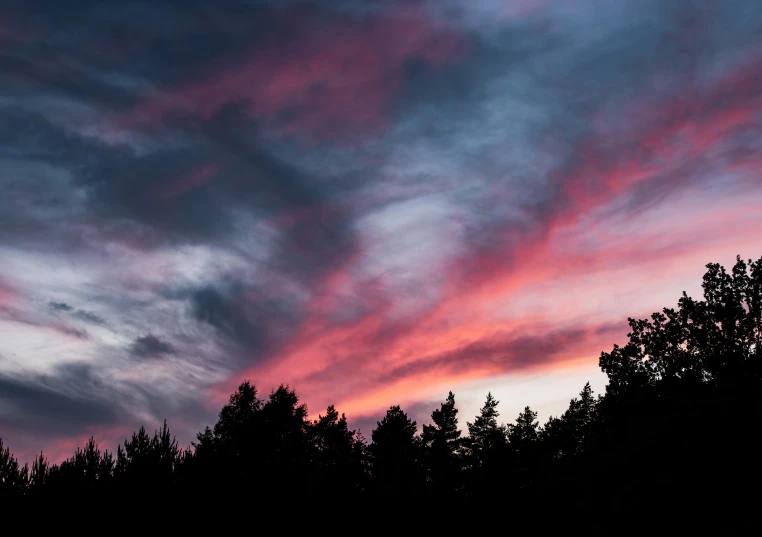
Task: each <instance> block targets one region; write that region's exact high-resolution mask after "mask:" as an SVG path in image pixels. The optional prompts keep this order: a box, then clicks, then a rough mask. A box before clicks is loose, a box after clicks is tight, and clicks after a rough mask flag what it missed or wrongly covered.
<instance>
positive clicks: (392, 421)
mask: <svg viewBox="0 0 762 537" xmlns="http://www.w3.org/2000/svg"><path fill="white" fill-rule="evenodd" d="M416 430H417V427H416V423H415V421H413V420H411V419H409V418H408V417H407V414H405V413H404V412H403V411H402V409H401V408H400V407H399V406H398V405H395V406H392V407H391V408H389V410H387V411H386V416H384V418H383V419H382V420H381V421H379V422H378V423H377V427H376V429H374V430H373V432H372V433H371V440H372V443H371V445H370V446H369V451H370V455H371V461H372V473H373V477H374V479H375V483H374V485H375V491H376V492H377V493H378V494H380V495H382V496H398V497H399V496H407V495H415V494H419V493H420V482H419V480H420V479H421V468H420V464H421V459H420V452H421V445H420V442H419V441H418V439H417V438H416V436H415V434H416Z"/></svg>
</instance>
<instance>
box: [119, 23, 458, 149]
mask: <svg viewBox="0 0 762 537" xmlns="http://www.w3.org/2000/svg"><path fill="white" fill-rule="evenodd" d="M274 24H279V25H283V26H284V27H285V28H286V29H287V32H286V33H288V34H289V35H294V36H299V38H298V39H295V40H292V41H286V42H281V43H278V44H277V45H276V44H269V43H263V44H261V45H258V46H256V47H254V48H253V49H251V50H249V51H248V53H247V54H245V55H244V56H243V57H242V58H240V59H238V60H228V61H225V62H224V67H220V68H217V69H213V70H212V71H211V72H210V73H209V74H207V75H206V76H205V77H204V78H202V79H200V80H198V81H196V82H192V83H189V84H187V85H186V86H183V87H175V88H168V89H167V91H166V92H165V93H163V94H159V95H156V96H154V97H150V98H148V99H147V100H145V101H144V102H142V103H140V104H139V105H138V106H136V107H135V108H134V109H133V110H132V112H131V113H130V114H129V116H128V117H127V118H122V120H120V121H119V122H118V123H119V124H121V125H123V126H142V125H145V126H151V125H154V124H155V123H157V122H161V121H163V120H164V119H166V118H167V117H170V116H172V115H174V114H180V115H183V116H186V117H187V116H190V117H194V118H198V119H202V120H206V119H209V118H210V117H212V116H213V115H214V114H216V113H217V112H218V111H220V110H221V109H222V108H223V107H225V106H226V105H229V104H238V105H240V106H241V107H242V108H243V110H244V111H245V113H246V114H247V115H248V116H249V117H251V118H253V119H256V120H258V121H260V122H261V123H262V124H263V125H265V126H266V127H269V128H271V129H275V130H276V131H278V132H281V133H284V134H288V135H297V136H304V137H306V138H308V139H316V140H336V139H341V140H345V141H348V140H349V137H351V136H353V135H356V134H358V133H362V132H365V131H371V132H373V131H376V130H377V129H381V128H383V127H384V126H385V125H386V119H385V117H384V114H385V112H386V109H387V106H388V105H389V103H390V101H391V100H392V99H393V98H394V96H395V95H396V94H397V92H398V91H399V90H400V88H401V86H402V83H403V78H404V67H405V64H406V62H407V61H408V60H409V59H411V58H422V59H424V60H425V61H427V62H429V63H430V64H432V65H443V64H446V63H448V62H453V61H456V60H457V59H459V58H460V57H461V56H462V54H463V50H464V49H463V43H462V41H461V39H460V38H459V36H457V35H456V34H454V33H453V32H452V31H450V30H448V29H447V28H446V27H445V26H443V25H440V24H438V23H436V22H435V21H433V20H432V19H431V17H427V16H425V15H424V14H423V13H422V12H419V11H410V10H408V11H405V12H403V13H398V14H396V15H392V16H385V17H382V18H375V19H371V20H358V19H343V20H338V19H334V20H329V21H325V20H323V19H320V20H318V18H316V17H311V16H309V15H306V14H302V13H295V12H290V13H289V14H288V15H286V16H285V17H279V18H278V19H277V20H276V21H274ZM221 63H223V62H221Z"/></svg>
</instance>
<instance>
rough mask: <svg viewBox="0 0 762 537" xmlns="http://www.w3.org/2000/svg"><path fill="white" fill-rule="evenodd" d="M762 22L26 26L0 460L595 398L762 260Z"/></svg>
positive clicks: (72, 18)
mask: <svg viewBox="0 0 762 537" xmlns="http://www.w3.org/2000/svg"><path fill="white" fill-rule="evenodd" d="M758 4H759V3H758V2H754V1H751V0H731V1H728V2H723V3H710V4H709V5H707V6H701V7H699V6H697V5H696V4H695V3H693V2H689V1H682V0H678V1H674V2H669V3H664V2H659V1H656V0H653V1H650V0H649V1H645V2H642V1H639V2H635V1H625V0H621V1H614V2H612V1H605V2H604V1H602V0H583V1H580V2H574V3H573V4H572V3H557V2H545V1H523V0H522V1H513V0H508V1H500V2H498V1H489V0H488V1H483V2H470V1H465V0H445V1H436V2H433V1H431V2H429V1H424V0H420V1H414V2H407V1H402V0H400V1H397V0H392V1H388V2H383V3H378V2H370V1H367V2H366V1H357V0H354V1H352V2H344V1H333V2H323V1H312V2H304V1H297V0H291V1H287V2H274V1H266V0H258V1H255V2H251V1H246V2H244V1H234V0H231V1H222V2H217V3H215V4H214V6H212V5H210V4H208V3H206V2H188V1H184V2H165V3H163V4H161V5H158V4H157V5H153V4H150V3H145V2H137V1H136V2H133V1H124V2H119V3H117V4H113V5H112V4H109V5H105V4H103V3H100V2H90V1H80V2H77V8H76V9H73V8H72V7H71V6H69V7H66V6H64V5H63V4H62V3H60V2H52V1H42V0H40V1H36V2H15V1H11V2H6V3H5V4H4V6H3V7H2V8H0V88H1V89H0V141H2V143H1V144H0V190H1V191H2V193H3V195H2V196H0V433H1V434H2V437H3V438H4V440H7V442H8V443H9V445H11V446H12V447H13V449H14V450H15V451H16V452H17V453H19V454H21V455H22V457H26V458H31V457H32V456H33V455H34V453H36V452H37V450H39V449H40V448H43V449H45V450H46V451H47V452H50V453H51V455H52V456H53V457H54V458H55V457H57V456H63V455H66V450H67V449H69V448H70V447H72V446H74V445H76V444H77V443H81V442H82V440H83V439H85V438H86V437H87V436H89V435H91V434H94V435H96V436H97V437H99V438H101V439H102V441H103V442H105V443H106V444H108V445H109V446H111V447H113V446H112V444H114V445H115V443H116V442H117V441H120V440H121V439H123V436H124V435H126V434H127V432H128V431H130V430H131V429H132V428H134V427H136V426H138V425H140V424H141V423H144V424H146V425H147V426H148V427H149V428H150V427H152V426H156V425H157V424H159V423H160V421H161V420H162V419H164V418H167V419H168V421H169V423H170V425H171V426H172V427H173V429H174V430H175V431H176V432H177V433H178V435H179V437H180V439H181V440H182V441H183V442H188V441H189V440H190V439H192V438H193V436H194V434H195V432H196V431H198V430H200V429H201V428H202V427H203V426H204V425H206V424H208V423H210V422H211V421H212V420H213V419H214V416H215V413H216V411H217V410H218V407H219V405H220V404H222V403H223V402H224V400H225V399H226V397H227V395H228V394H229V392H230V391H231V390H232V389H234V388H235V386H236V385H237V384H238V383H239V382H240V381H241V380H242V379H243V378H250V379H251V380H252V381H253V382H254V383H255V384H257V385H258V386H259V388H260V390H262V391H265V392H266V391H268V390H269V389H270V388H272V387H274V386H276V385H277V384H279V383H281V382H284V383H289V384H291V386H293V387H295V388H296V389H297V391H298V392H299V393H300V394H301V395H302V396H303V398H304V399H305V400H306V401H307V402H308V403H309V404H310V409H311V411H314V412H315V413H317V412H319V411H320V410H321V409H323V408H325V406H327V405H328V404H336V405H337V407H338V408H340V410H341V411H344V412H346V413H347V415H348V416H349V417H350V418H352V419H354V420H355V422H356V423H358V424H372V423H373V418H374V417H376V416H379V415H380V413H382V412H383V410H384V408H385V407H387V406H388V405H390V404H393V403H403V404H406V405H408V406H409V408H411V409H413V410H414V414H415V416H414V417H415V418H416V419H418V421H419V423H420V422H423V421H425V420H426V414H427V413H428V412H429V410H426V408H428V407H427V405H429V406H430V403H431V401H436V400H437V399H438V398H439V397H440V396H441V395H442V394H445V393H446V392H447V390H450V389H452V390H453V391H455V392H456V395H459V396H461V400H462V401H463V402H464V405H465V408H463V409H462V410H463V414H464V415H466V416H468V415H471V414H472V413H473V412H475V411H476V409H477V408H478V406H479V403H480V399H481V397H482V395H483V394H481V391H482V390H484V389H485V387H486V388H487V389H492V390H493V392H494V391H498V390H499V389H501V387H504V386H508V385H513V384H511V383H512V382H516V381H517V379H522V378H529V377H528V376H536V375H539V376H540V378H544V377H542V376H543V375H546V376H547V378H548V379H551V378H556V377H554V376H553V375H556V374H557V373H558V372H559V371H566V370H568V371H572V370H574V371H585V372H589V373H590V375H595V369H596V365H597V356H598V354H599V352H600V351H601V350H604V349H607V348H608V347H610V346H611V345H612V344H613V343H615V342H621V340H622V338H623V337H624V335H625V334H626V331H627V325H626V322H625V321H626V318H627V317H628V316H638V315H645V314H647V313H650V312H651V311H654V310H656V309H658V308H660V307H662V306H664V305H668V304H671V303H674V302H675V301H676V299H677V298H678V297H679V294H680V292H681V291H682V290H683V289H685V290H687V291H689V292H692V293H693V294H698V292H699V287H698V283H699V282H700V275H701V273H702V270H703V265H704V264H705V263H707V262H710V261H718V262H722V263H729V262H731V260H732V259H733V258H734V256H735V255H736V254H741V255H742V256H744V257H757V256H759V255H760V254H762V238H760V236H759V233H758V229H760V224H762V216H760V211H759V210H758V207H759V205H760V202H761V201H762V188H760V186H761V185H760V175H759V174H760V169H761V165H762V161H761V159H760V149H762V147H760V145H761V143H762V142H760V140H762V137H761V136H760V127H761V126H762V113H761V112H760V110H762V68H760V65H762V48H760V46H759V44H758V43H759V42H760V36H761V35H762V7H760V6H759V5H758ZM533 378H534V377H533ZM577 381H578V378H577V376H575V375H571V374H570V375H569V376H568V380H567V381H566V383H565V384H564V383H563V382H560V384H559V383H558V382H556V381H555V380H554V381H552V382H551V380H548V384H547V385H548V386H551V385H552V386H553V388H552V390H553V391H554V393H556V392H557V397H556V396H555V395H552V396H548V394H540V393H539V391H538V392H537V395H536V396H537V401H538V402H540V401H543V402H546V403H547V402H548V401H551V400H553V399H554V397H555V398H557V399H558V400H559V401H567V400H568V399H569V398H570V397H571V396H572V395H573V394H575V393H577V392H578V391H579V388H580V386H579V385H577V384H578V383H577ZM490 383H492V384H490ZM476 391H479V393H478V394H477V393H476ZM517 393H518V392H517ZM523 395H525V394H523V393H522V396H523ZM502 400H503V403H504V404H506V405H508V407H509V408H508V409H507V410H505V411H504V412H503V414H504V416H505V417H506V418H507V419H510V417H511V413H512V409H513V407H514V406H515V407H517V408H518V407H519V405H521V406H523V404H527V403H529V404H532V403H533V401H532V400H531V398H530V400H524V401H512V400H510V398H509V399H508V400H507V401H506V397H502ZM469 405H470V406H469ZM551 406H552V405H551ZM471 407H473V408H471ZM548 408H550V407H548ZM551 410H552V409H551ZM365 432H366V433H369V431H365Z"/></svg>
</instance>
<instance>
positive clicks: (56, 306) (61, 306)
mask: <svg viewBox="0 0 762 537" xmlns="http://www.w3.org/2000/svg"><path fill="white" fill-rule="evenodd" d="M48 306H49V307H50V309H52V310H54V311H74V308H72V307H71V306H69V305H68V304H66V303H65V302H56V301H54V300H51V301H50V302H48Z"/></svg>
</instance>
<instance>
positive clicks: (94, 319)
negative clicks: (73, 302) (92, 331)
mask: <svg viewBox="0 0 762 537" xmlns="http://www.w3.org/2000/svg"><path fill="white" fill-rule="evenodd" d="M74 315H75V316H76V317H77V318H78V319H81V320H83V321H85V322H88V323H92V324H104V325H105V324H107V323H106V321H105V320H104V319H103V318H102V317H101V316H99V315H97V314H95V313H93V312H92V311H85V310H77V312H76V313H75V314H74Z"/></svg>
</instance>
